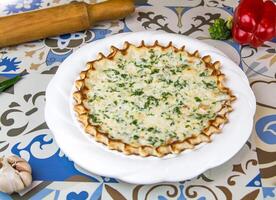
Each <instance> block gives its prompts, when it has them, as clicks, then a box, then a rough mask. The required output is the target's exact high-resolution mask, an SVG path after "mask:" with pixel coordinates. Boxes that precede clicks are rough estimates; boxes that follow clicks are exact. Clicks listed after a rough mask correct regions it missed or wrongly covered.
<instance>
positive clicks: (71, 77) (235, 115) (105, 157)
mask: <svg viewBox="0 0 276 200" xmlns="http://www.w3.org/2000/svg"><path fill="white" fill-rule="evenodd" d="M142 39H143V40H144V41H145V43H146V44H153V43H154V41H155V40H158V41H159V42H160V43H161V44H163V45H167V44H168V43H169V42H170V41H172V42H173V44H174V45H175V46H176V47H181V46H182V45H185V46H186V49H187V50H188V51H190V52H194V51H195V50H199V52H200V54H201V56H204V55H207V54H209V55H211V57H212V59H213V61H216V60H219V61H220V62H221V63H222V72H223V73H224V74H226V77H227V82H226V85H227V86H228V87H230V88H231V90H232V91H233V93H234V95H235V96H236V97H237V100H236V101H235V102H234V104H233V108H234V111H233V112H232V113H231V114H230V116H229V121H230V122H229V123H228V124H226V125H225V126H224V128H223V130H222V133H221V134H219V135H214V136H213V137H212V142H211V143H208V144H200V145H198V146H197V147H196V148H195V149H193V150H187V151H184V152H182V153H181V154H180V155H177V156H172V155H169V156H166V157H164V158H155V157H147V158H142V157H139V156H134V155H132V156H126V155H124V154H122V153H119V152H116V151H111V150H109V149H108V148H107V147H105V146H104V145H102V144H99V143H97V142H95V141H94V140H93V138H92V137H91V136H89V135H88V134H85V133H84V131H83V130H82V128H81V126H80V124H79V123H78V122H77V120H76V117H75V114H74V111H73V110H72V105H73V100H72V99H73V98H72V91H73V88H74V87H73V85H74V81H75V80H76V79H77V78H78V75H79V73H80V72H81V71H82V70H83V69H85V65H86V63H87V62H88V61H91V60H94V59H95V58H96V56H97V54H98V53H99V52H102V53H104V54H108V53H109V49H110V46H111V45H114V46H116V47H118V48H122V47H123V43H124V42H125V41H128V42H130V43H133V44H137V45H138V44H140V42H141V40H142ZM255 109H256V101H255V97H254V94H253V92H252V90H251V88H250V86H249V82H248V80H247V77H246V76H245V74H244V73H243V72H242V70H241V69H240V68H239V67H238V66H237V65H236V64H235V63H234V62H232V61H231V60H230V59H229V58H227V57H226V56H225V55H224V54H223V53H222V52H221V51H219V50H217V49H216V48H214V47H212V46H209V45H207V44H205V43H203V42H200V41H198V40H195V39H191V38H189V37H185V36H182V35H177V34H168V33H163V32H136V33H124V34H117V35H114V36H110V37H107V38H105V39H102V40H98V41H95V42H92V43H90V44H87V45H85V46H83V47H81V48H80V49H79V50H77V51H76V52H75V53H73V54H72V55H70V56H69V57H68V58H67V59H66V60H65V61H64V62H63V63H62V64H61V65H60V67H59V69H58V71H57V73H56V75H55V76H54V78H53V79H52V81H51V82H50V84H49V85H48V88H47V91H46V108H45V119H46V122H47V124H48V126H49V128H50V129H51V130H52V132H53V134H54V136H55V139H56V142H57V144H58V145H59V146H60V148H61V149H62V151H63V152H64V153H65V154H66V155H67V156H68V157H69V158H70V159H72V160H73V161H74V162H75V163H76V164H78V165H79V166H81V167H82V168H84V169H85V170H87V171H89V172H92V173H96V174H99V175H102V176H109V177H114V178H118V179H121V180H123V181H126V182H130V183H136V184H150V183H157V182H161V181H181V180H186V179H190V178H193V177H195V176H197V175H199V174H201V173H203V172H204V171H206V170H207V169H210V168H213V167H216V166H218V165H221V164H222V163H224V162H226V161H227V160H229V159H230V158H231V157H232V156H234V155H235V154H236V153H237V152H238V151H239V150H240V149H241V147H242V146H243V145H244V144H245V142H246V141H247V139H248V138H249V136H250V133H251V130H252V126H253V116H254V113H255Z"/></svg>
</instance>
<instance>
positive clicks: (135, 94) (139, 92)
mask: <svg viewBox="0 0 276 200" xmlns="http://www.w3.org/2000/svg"><path fill="white" fill-rule="evenodd" d="M142 94H144V91H143V89H137V90H135V91H134V92H132V94H131V96H141V95H142Z"/></svg>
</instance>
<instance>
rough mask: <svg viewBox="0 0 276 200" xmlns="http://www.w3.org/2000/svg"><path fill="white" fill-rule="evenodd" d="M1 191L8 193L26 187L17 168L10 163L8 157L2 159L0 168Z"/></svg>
mask: <svg viewBox="0 0 276 200" xmlns="http://www.w3.org/2000/svg"><path fill="white" fill-rule="evenodd" d="M0 180H1V181H0V191H1V192H6V193H9V194H11V193H13V192H14V191H20V190H22V189H24V183H23V181H22V180H21V178H20V175H19V174H17V172H16V170H14V168H13V167H12V166H11V165H10V164H9V163H8V161H7V160H6V159H4V160H3V161H2V167H1V169H0Z"/></svg>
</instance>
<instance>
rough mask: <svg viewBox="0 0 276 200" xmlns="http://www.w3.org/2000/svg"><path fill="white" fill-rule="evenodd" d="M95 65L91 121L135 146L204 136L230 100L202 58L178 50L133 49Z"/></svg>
mask: <svg viewBox="0 0 276 200" xmlns="http://www.w3.org/2000/svg"><path fill="white" fill-rule="evenodd" d="M93 66H94V69H95V70H94V71H91V72H90V73H89V74H88V78H87V79H86V80H85V84H86V85H87V86H88V88H89V93H88V101H87V102H86V107H87V108H89V112H90V115H89V120H90V123H91V124H92V125H94V126H96V127H97V129H98V131H100V132H103V133H107V134H108V137H110V138H112V139H118V140H121V141H122V142H124V143H127V144H131V145H133V146H141V145H148V146H160V145H162V144H169V143H172V142H175V141H183V140H185V139H186V138H188V137H191V136H196V135H199V134H200V133H201V132H202V130H203V129H204V128H206V127H208V126H209V124H208V121H209V120H212V119H214V118H215V117H216V114H217V112H218V111H219V110H220V109H221V107H222V105H223V104H224V102H225V101H226V100H227V99H229V96H228V95H227V94H226V93H223V92H221V91H220V90H219V89H218V87H217V77H216V76H212V75H211V73H212V70H211V69H208V68H206V66H205V63H204V62H203V61H202V60H201V59H200V58H195V57H189V56H188V55H187V53H186V52H183V51H180V52H174V50H173V48H168V49H161V48H160V47H154V48H136V47H134V46H130V47H129V49H128V50H127V54H126V55H122V53H121V52H117V54H116V55H115V56H114V57H113V59H112V60H109V59H102V60H100V61H97V62H95V63H94V64H93Z"/></svg>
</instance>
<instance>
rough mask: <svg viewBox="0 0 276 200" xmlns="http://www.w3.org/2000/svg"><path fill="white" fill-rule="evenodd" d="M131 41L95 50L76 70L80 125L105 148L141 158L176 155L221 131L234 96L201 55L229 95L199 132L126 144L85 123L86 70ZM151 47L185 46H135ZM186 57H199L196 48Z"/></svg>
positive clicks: (216, 69) (215, 68) (216, 65)
mask: <svg viewBox="0 0 276 200" xmlns="http://www.w3.org/2000/svg"><path fill="white" fill-rule="evenodd" d="M130 46H133V45H132V44H130V43H128V42H125V47H124V48H123V49H118V48H116V47H114V46H111V53H110V54H109V55H108V56H104V55H103V54H102V53H99V58H98V59H97V60H94V61H92V62H89V63H87V69H86V70H85V71H82V72H81V73H80V77H79V80H77V81H76V82H75V87H76V91H75V92H74V94H73V98H74V100H75V105H74V110H75V112H76V114H77V118H78V120H79V121H80V122H81V124H82V126H83V127H84V130H85V132H86V133H88V134H90V135H92V136H93V137H94V138H95V140H96V141H97V142H100V143H103V144H105V145H107V146H108V147H109V149H112V150H117V151H120V152H123V153H124V154H126V155H130V154H135V155H140V156H143V157H146V156H157V157H163V156H165V155H167V154H170V153H174V154H179V153H181V152H182V151H184V150H185V149H193V148H194V147H195V145H197V144H200V143H202V142H210V141H211V138H210V137H211V135H212V134H214V133H219V132H220V131H221V126H222V125H223V124H225V123H227V122H228V119H227V115H228V113H230V112H231V111H232V110H233V109H232V107H231V103H232V102H233V101H235V99H236V97H235V96H234V95H233V94H232V92H231V91H230V89H229V88H227V87H225V86H224V85H223V81H224V74H222V73H221V71H220V62H219V61H216V62H214V63H211V61H212V60H211V57H210V56H209V55H208V56H204V57H202V58H201V59H202V60H203V61H204V63H205V65H206V67H207V68H210V69H212V70H213V72H212V75H214V76H216V77H217V85H218V88H219V89H220V90H221V91H223V92H225V93H227V94H228V95H229V96H230V99H229V100H228V101H226V102H225V103H224V105H223V106H222V108H221V110H220V111H219V112H218V114H217V116H216V118H215V119H214V120H210V121H209V127H207V128H205V129H204V130H203V131H202V133H201V134H199V135H197V136H192V137H190V138H186V139H185V140H184V141H177V142H173V143H170V144H166V145H162V146H158V147H152V146H142V145H141V146H132V145H130V144H126V143H124V142H122V141H120V140H115V139H112V138H109V137H108V134H106V133H102V132H100V131H98V130H97V127H95V126H93V125H91V124H90V123H89V110H88V109H87V108H86V107H85V102H86V101H87V93H88V88H87V87H86V86H85V79H86V77H88V75H89V73H93V70H94V68H93V64H94V63H95V62H98V61H100V60H102V59H112V58H113V57H114V56H115V55H116V53H117V52H121V53H122V54H126V53H127V50H128V48H129V47H130ZM143 47H145V48H150V47H151V48H152V47H160V48H162V49H167V48H174V51H175V52H178V51H185V46H183V47H181V48H176V47H174V46H173V44H172V42H170V43H169V44H168V45H167V46H165V47H164V46H162V45H160V44H159V43H158V41H155V43H154V44H153V45H152V46H149V45H145V43H144V41H142V42H141V45H140V46H138V47H137V48H143ZM185 52H186V53H187V54H188V56H189V57H197V58H200V55H199V53H198V51H195V52H194V53H193V54H191V53H189V52H187V51H185Z"/></svg>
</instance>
